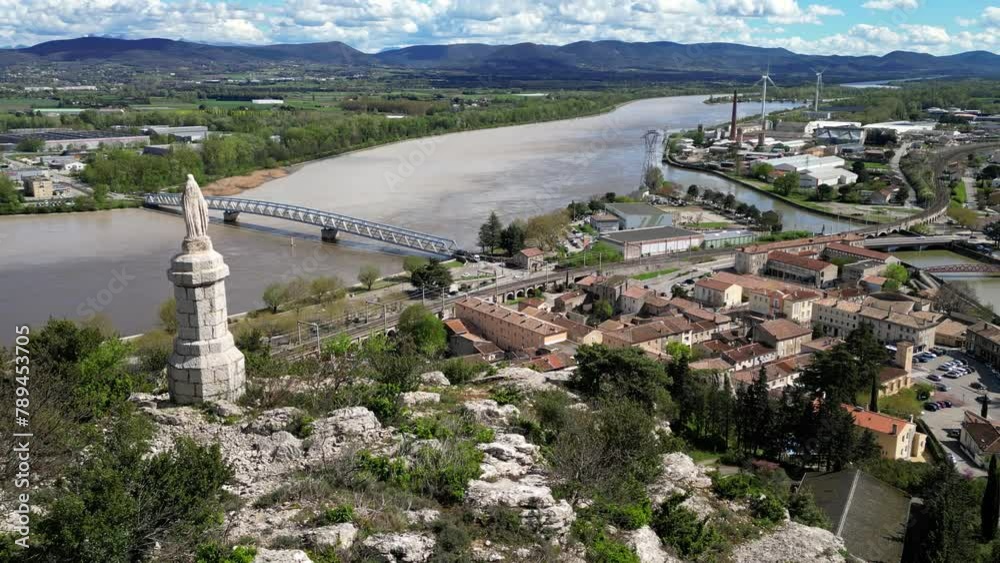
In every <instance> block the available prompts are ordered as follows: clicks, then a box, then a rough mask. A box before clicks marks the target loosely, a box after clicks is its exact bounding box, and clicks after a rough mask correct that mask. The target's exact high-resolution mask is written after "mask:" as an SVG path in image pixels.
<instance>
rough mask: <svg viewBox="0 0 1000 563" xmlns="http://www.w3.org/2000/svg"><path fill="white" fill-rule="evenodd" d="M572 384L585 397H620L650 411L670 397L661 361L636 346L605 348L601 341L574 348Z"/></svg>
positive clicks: (667, 380)
mask: <svg viewBox="0 0 1000 563" xmlns="http://www.w3.org/2000/svg"><path fill="white" fill-rule="evenodd" d="M576 360H577V364H578V367H577V370H576V371H575V372H574V373H573V379H572V382H573V386H574V387H575V388H577V389H579V390H580V392H581V393H583V394H584V395H585V396H587V397H589V398H591V399H596V398H599V397H610V396H621V397H624V398H627V399H629V400H631V401H635V402H637V403H639V404H640V405H642V406H643V407H644V408H646V409H648V410H650V411H652V410H654V409H655V408H656V407H657V406H658V405H659V406H662V405H663V404H664V402H665V401H666V400H668V399H669V395H668V394H667V387H668V385H669V384H670V380H669V378H668V377H667V374H666V371H665V370H664V369H663V364H661V363H659V362H657V361H655V360H653V359H651V358H649V357H647V356H646V355H645V354H644V353H643V352H642V351H641V350H639V349H637V348H608V347H606V346H603V345H601V344H592V345H583V346H580V347H579V348H578V349H577V354H576Z"/></svg>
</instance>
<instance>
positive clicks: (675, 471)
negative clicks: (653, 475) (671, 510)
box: [649, 452, 712, 504]
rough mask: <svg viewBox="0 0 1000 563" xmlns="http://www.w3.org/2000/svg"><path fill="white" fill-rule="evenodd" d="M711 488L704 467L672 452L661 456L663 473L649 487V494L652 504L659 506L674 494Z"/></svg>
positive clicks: (685, 456) (681, 454)
mask: <svg viewBox="0 0 1000 563" xmlns="http://www.w3.org/2000/svg"><path fill="white" fill-rule="evenodd" d="M711 486H712V479H711V478H709V476H708V475H707V474H706V472H705V468H704V467H702V466H700V465H698V464H696V463H695V462H694V460H692V459H691V457H690V456H688V455H686V454H683V453H681V452H674V453H669V454H665V455H664V456H663V472H662V473H661V474H660V476H659V477H658V478H657V479H656V481H655V482H654V483H653V484H652V485H650V486H649V494H650V498H651V499H652V501H653V504H659V503H661V502H663V501H664V500H666V499H667V498H669V497H670V496H671V495H673V494H675V493H688V492H691V491H693V490H700V489H707V488H709V487H711Z"/></svg>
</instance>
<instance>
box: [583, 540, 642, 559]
mask: <svg viewBox="0 0 1000 563" xmlns="http://www.w3.org/2000/svg"><path fill="white" fill-rule="evenodd" d="M589 553H590V557H591V559H590V560H591V561H593V562H594V563H641V561H642V560H641V559H639V556H638V555H636V554H635V552H634V551H632V548H630V547H629V546H627V545H625V544H623V543H621V542H619V541H615V540H612V539H608V538H606V537H602V538H600V539H598V540H597V541H596V542H594V544H593V545H592V546H591V547H590V550H589Z"/></svg>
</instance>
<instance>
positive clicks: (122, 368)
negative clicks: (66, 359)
mask: <svg viewBox="0 0 1000 563" xmlns="http://www.w3.org/2000/svg"><path fill="white" fill-rule="evenodd" d="M131 355H132V347H131V346H130V345H129V344H128V343H126V342H122V341H121V340H119V339H117V338H112V339H108V340H105V341H104V342H101V343H100V345H98V346H97V348H96V349H95V350H94V351H92V352H91V353H89V354H87V356H86V357H84V358H83V360H81V361H80V369H79V377H78V379H77V381H76V382H75V383H76V384H75V392H76V401H77V403H78V404H79V406H80V409H81V410H82V411H83V412H86V413H87V414H88V415H89V416H90V417H92V418H101V417H103V416H105V415H106V414H108V413H110V412H112V411H113V410H115V409H116V408H118V407H119V406H121V405H122V404H124V402H125V401H126V400H127V399H128V396H129V394H130V393H131V392H132V385H133V378H132V375H131V374H130V373H129V371H128V369H127V367H128V359H129V357H130V356H131Z"/></svg>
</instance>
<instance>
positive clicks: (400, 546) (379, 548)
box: [362, 532, 434, 563]
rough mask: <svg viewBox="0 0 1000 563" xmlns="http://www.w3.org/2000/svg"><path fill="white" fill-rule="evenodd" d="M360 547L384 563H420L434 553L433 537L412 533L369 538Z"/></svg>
mask: <svg viewBox="0 0 1000 563" xmlns="http://www.w3.org/2000/svg"><path fill="white" fill-rule="evenodd" d="M362 545H364V546H365V547H366V548H368V549H369V550H371V551H372V552H374V553H375V554H376V555H377V556H378V557H379V558H380V559H381V560H382V561H385V562H386V563H420V562H422V561H427V560H428V559H430V557H431V555H432V554H433V552H434V538H433V537H431V536H429V535H426V534H416V533H412V532H407V533H402V534H377V535H374V536H369V537H368V538H367V539H365V541H364V543H363V544H362Z"/></svg>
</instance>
